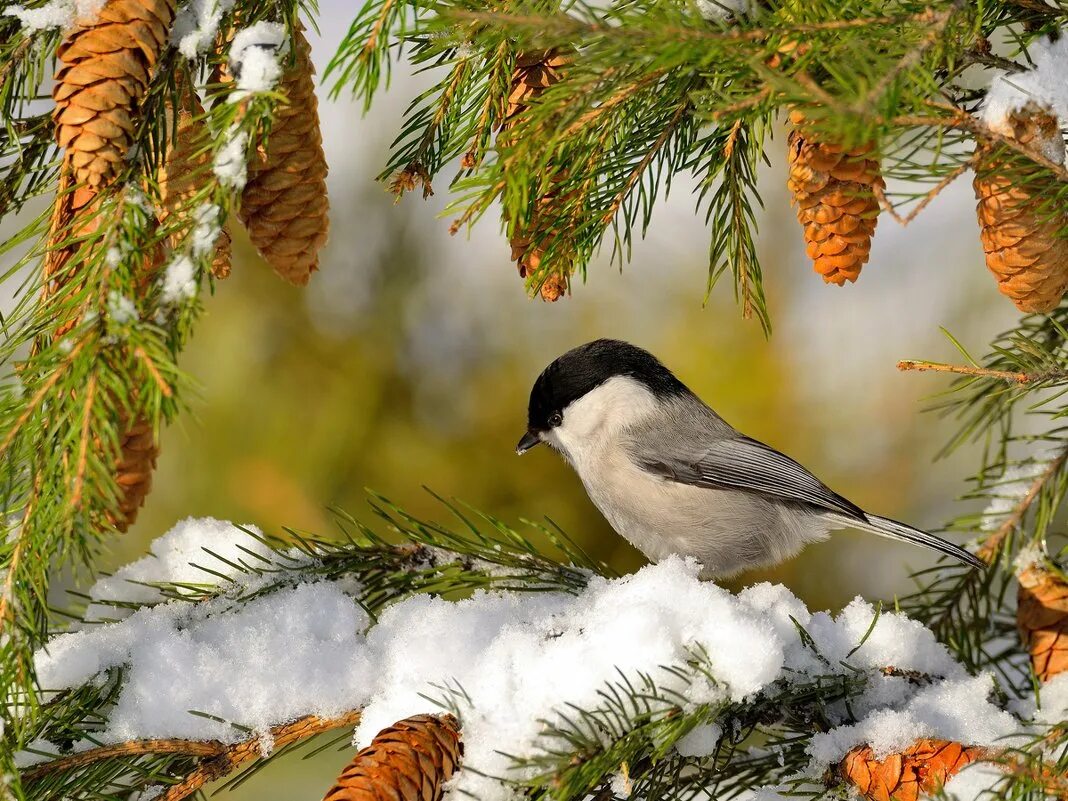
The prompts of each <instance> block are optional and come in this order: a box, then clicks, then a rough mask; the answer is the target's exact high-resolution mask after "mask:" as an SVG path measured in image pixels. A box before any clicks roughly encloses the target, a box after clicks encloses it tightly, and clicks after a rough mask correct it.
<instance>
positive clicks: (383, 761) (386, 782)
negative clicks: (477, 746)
mask: <svg viewBox="0 0 1068 801" xmlns="http://www.w3.org/2000/svg"><path fill="white" fill-rule="evenodd" d="M462 756H463V744H462V743H461V742H460V729H459V724H458V723H457V721H456V718H454V717H453V716H452V715H440V716H435V715H416V716H414V717H410V718H406V719H404V720H402V721H400V722H398V723H395V724H393V725H392V726H390V727H389V728H387V729H383V730H382V731H380V732H379V733H378V734H377V735H376V736H375V738H374V740H372V741H371V744H370V745H369V746H367V748H364V749H363V750H362V751H360V752H359V753H358V754H356V756H355V757H354V758H353V760H352V762H350V763H349V764H348V766H346V768H345V770H343V771H342V772H341V775H340V776H339V777H338V779H337V784H335V785H334V786H333V787H332V788H331V789H330V791H329V792H328V793H327V794H326V797H325V799H324V801H441V796H442V792H443V790H442V788H443V786H444V784H445V782H447V781H448V780H449V779H450V778H451V777H452V775H453V773H455V772H456V770H457V768H459V766H460V759H461V757H462Z"/></svg>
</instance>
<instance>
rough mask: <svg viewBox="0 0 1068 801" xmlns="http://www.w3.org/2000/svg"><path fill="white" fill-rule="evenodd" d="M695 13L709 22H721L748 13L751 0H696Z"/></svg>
mask: <svg viewBox="0 0 1068 801" xmlns="http://www.w3.org/2000/svg"><path fill="white" fill-rule="evenodd" d="M696 2H697V12H698V13H699V14H700V15H701V16H702V17H704V18H705V19H707V20H709V21H723V20H727V19H729V18H730V17H740V16H742V15H744V14H748V13H749V9H750V8H751V7H752V0H696Z"/></svg>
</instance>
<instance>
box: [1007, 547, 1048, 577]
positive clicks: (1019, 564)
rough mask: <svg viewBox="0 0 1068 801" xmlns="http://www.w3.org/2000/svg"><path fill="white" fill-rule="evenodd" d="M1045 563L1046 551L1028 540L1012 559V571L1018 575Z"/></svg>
mask: <svg viewBox="0 0 1068 801" xmlns="http://www.w3.org/2000/svg"><path fill="white" fill-rule="evenodd" d="M1045 563H1046V551H1045V549H1044V548H1043V547H1042V546H1041V545H1040V544H1039V543H1037V542H1029V543H1027V545H1025V546H1024V547H1022V548H1021V549H1020V552H1019V553H1018V554H1016V558H1015V559H1013V560H1012V569H1013V572H1014V573H1015V574H1016V575H1017V576H1019V575H1021V574H1022V573H1026V572H1027V571H1028V570H1031V569H1032V568H1035V567H1042V566H1043V565H1044V564H1045Z"/></svg>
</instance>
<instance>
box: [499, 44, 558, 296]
mask: <svg viewBox="0 0 1068 801" xmlns="http://www.w3.org/2000/svg"><path fill="white" fill-rule="evenodd" d="M568 61H569V59H568V58H567V57H565V56H563V55H561V54H560V52H559V51H557V50H555V49H550V50H536V51H533V52H530V53H521V54H520V55H519V57H518V58H517V60H516V66H515V70H514V71H513V72H512V82H511V89H510V91H509V92H508V101H507V102H508V104H507V106H506V107H505V110H504V117H503V120H504V121H503V122H502V124H501V131H500V133H499V134H498V141H501V142H507V139H508V136H509V134H510V132H511V129H512V128H513V127H514V126H515V124H516V122H517V121H518V117H519V115H520V114H522V113H523V111H524V110H526V108H527V106H528V105H529V104H530V101H531V100H532V99H533V98H535V97H537V96H538V95H539V94H541V93H542V92H543V91H545V90H546V89H548V88H549V87H550V86H552V85H553V84H555V83H557V82H559V81H560V78H561V74H560V71H561V69H562V68H563V67H564V66H566V65H567V63H568ZM506 166H507V165H506ZM566 178H567V173H566V172H564V171H558V172H557V173H556V174H555V175H553V177H552V181H553V183H560V182H561V181H563V180H565V179H566ZM566 200H567V196H566V195H561V194H560V193H559V192H558V191H555V190H549V191H548V192H546V193H545V194H544V195H542V196H541V197H539V198H537V199H536V200H535V201H534V210H533V212H532V214H531V219H530V221H529V223H528V224H527V226H526V227H520V226H518V225H514V226H513V225H509V233H510V236H509V243H510V244H511V246H512V261H514V262H515V263H516V266H517V267H518V268H519V276H520V277H521V278H527V277H528V276H530V275H532V274H534V273H536V272H537V271H538V268H539V267H540V266H541V258H542V255H543V254H544V252H545V248H544V247H543V246H542V245H544V243H545V239H546V234H547V232H545V231H542V230H541V229H542V227H543V225H544V222H543V220H544V218H545V217H552V216H553V211H554V206H556V205H558V204H561V203H562V202H566ZM536 241H537V242H540V243H541V244H535V242H536ZM570 275H571V265H568V266H567V267H566V268H565V272H554V273H553V274H551V275H549V276H548V277H547V278H546V279H545V282H544V283H543V284H542V285H541V289H540V294H541V297H542V299H544V300H547V301H550V302H551V301H556V300H559V299H560V298H561V297H563V295H565V294H566V293H567V291H568V285H569V279H570Z"/></svg>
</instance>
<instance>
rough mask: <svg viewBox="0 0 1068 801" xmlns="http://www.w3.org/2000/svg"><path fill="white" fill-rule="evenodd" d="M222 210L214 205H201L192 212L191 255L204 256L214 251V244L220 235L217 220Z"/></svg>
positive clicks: (219, 225)
mask: <svg viewBox="0 0 1068 801" xmlns="http://www.w3.org/2000/svg"><path fill="white" fill-rule="evenodd" d="M221 215H222V209H221V208H219V207H218V206H217V205H215V204H214V203H202V204H201V205H199V206H197V208H196V210H195V211H194V212H193V223H194V228H193V255H194V256H197V257H201V256H206V255H207V254H209V253H212V252H213V251H214V250H215V243H216V241H218V239H219V234H220V233H222V225H221V224H220V223H219V218H220V216H221Z"/></svg>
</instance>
